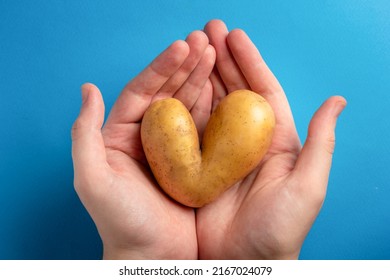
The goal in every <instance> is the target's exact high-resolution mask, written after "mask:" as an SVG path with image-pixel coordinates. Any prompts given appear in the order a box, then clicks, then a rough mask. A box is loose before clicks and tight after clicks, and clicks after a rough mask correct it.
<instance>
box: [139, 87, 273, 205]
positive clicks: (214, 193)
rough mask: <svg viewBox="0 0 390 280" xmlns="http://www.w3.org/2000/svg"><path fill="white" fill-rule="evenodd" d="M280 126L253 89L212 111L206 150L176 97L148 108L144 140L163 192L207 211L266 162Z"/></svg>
mask: <svg viewBox="0 0 390 280" xmlns="http://www.w3.org/2000/svg"><path fill="white" fill-rule="evenodd" d="M274 126H275V117H274V113H273V111H272V108H271V106H270V105H269V104H268V103H267V102H266V100H265V99H264V98H263V97H261V96H260V95H258V94H256V93H254V92H252V91H249V90H238V91H235V92H232V93H230V94H229V95H227V96H226V97H225V98H224V99H223V100H222V101H221V102H220V104H219V105H218V106H217V108H216V109H215V111H214V112H213V113H212V115H211V117H210V119H209V122H208V124H207V126H206V129H205V132H204V135H203V140H202V149H200V146H199V140H198V132H197V130H196V127H195V124H194V122H193V120H192V117H191V114H190V113H189V112H188V110H187V108H186V107H185V106H184V105H183V104H182V103H181V102H180V101H179V100H177V99H174V98H168V99H163V100H159V101H156V102H154V103H153V104H152V105H151V106H150V107H149V108H148V110H147V111H146V112H145V115H144V117H143V119H142V125H141V139H142V145H143V148H144V151H145V155H146V158H147V160H148V163H149V165H150V168H151V170H152V172H153V174H154V176H155V178H156V180H157V182H158V183H159V185H160V186H161V188H162V189H163V190H164V191H165V192H166V193H167V194H168V195H169V196H171V197H172V198H173V199H175V200H176V201H178V202H180V203H182V204H184V205H187V206H190V207H202V206H204V205H205V204H207V203H210V202H211V201H213V200H214V199H216V198H217V197H218V196H219V195H220V194H222V193H223V192H224V191H225V190H227V189H228V188H229V187H231V186H232V185H233V184H234V183H236V182H238V181H239V180H240V179H242V178H243V177H245V176H246V175H248V174H249V173H250V172H251V171H252V170H253V169H254V168H255V167H256V166H257V165H258V164H259V163H260V161H261V159H262V158H263V156H264V155H265V153H266V152H267V150H268V147H269V146H270V144H271V139H272V135H273V129H274Z"/></svg>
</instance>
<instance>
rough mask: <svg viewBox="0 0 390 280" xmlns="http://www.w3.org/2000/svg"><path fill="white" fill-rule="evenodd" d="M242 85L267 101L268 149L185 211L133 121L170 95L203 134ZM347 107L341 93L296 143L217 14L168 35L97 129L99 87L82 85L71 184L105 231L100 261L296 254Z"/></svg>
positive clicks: (264, 78)
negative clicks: (218, 191) (159, 175)
mask: <svg viewBox="0 0 390 280" xmlns="http://www.w3.org/2000/svg"><path fill="white" fill-rule="evenodd" d="M237 89H250V90H252V91H254V92H256V93H258V94H260V95H261V96H262V97H264V98H265V99H266V100H267V102H268V103H269V104H270V105H271V107H272V109H273V111H274V113H275V120H276V122H275V129H274V135H273V138H272V143H271V146H270V148H269V149H268V152H267V154H266V155H265V156H264V158H263V160H262V161H261V163H260V164H259V165H258V166H257V167H256V168H255V169H254V170H253V171H252V172H251V173H250V174H248V175H247V176H246V177H245V178H243V179H242V180H240V181H239V182H237V183H236V184H235V185H234V186H233V187H231V188H230V189H228V190H227V191H226V192H224V193H223V194H222V195H221V196H220V197H219V198H218V199H216V200H215V201H214V202H212V203H210V204H208V205H206V206H205V207H202V208H200V209H197V210H194V209H192V208H189V207H184V206H182V205H180V204H179V203H177V202H175V201H174V200H172V199H170V198H169V197H168V196H167V195H165V193H163V192H162V191H161V188H160V187H159V186H158V185H157V184H156V182H155V181H154V180H153V179H152V175H151V173H150V169H149V166H148V164H147V162H146V159H145V155H144V152H143V148H142V145H141V139H140V121H141V119H142V117H143V115H144V113H145V111H146V109H147V108H148V107H149V105H150V104H151V103H152V101H155V100H158V99H162V98H167V97H175V98H177V99H179V100H180V101H182V102H183V103H184V104H185V106H186V107H187V109H189V111H190V112H191V115H192V117H193V119H194V122H195V125H196V127H197V130H198V131H199V133H200V135H201V137H202V134H203V131H204V128H205V126H206V124H207V122H208V120H209V118H210V113H211V112H212V110H213V108H215V107H216V106H217V104H218V103H219V101H220V100H221V99H223V98H224V97H225V96H226V95H227V94H228V93H230V92H233V91H235V90H237ZM290 94H294V93H290ZM306 98H310V96H308V97H306ZM345 106H346V101H345V99H344V98H342V97H340V96H333V97H330V98H329V99H328V100H326V101H325V102H324V103H323V104H322V105H321V106H320V107H319V109H318V110H317V111H316V112H315V114H314V115H313V118H312V119H311V121H310V124H309V126H308V134H307V138H306V141H305V143H304V145H303V147H302V146H301V143H300V141H299V137H298V134H297V132H296V129H295V125H294V120H293V115H292V112H291V110H290V106H289V104H288V101H287V97H286V95H285V93H284V91H283V89H282V87H281V86H280V84H279V83H278V81H277V79H276V78H275V76H274V75H273V74H272V72H271V71H270V69H269V68H268V66H267V65H266V63H265V62H264V60H263V58H262V57H261V55H260V53H259V51H258V50H257V48H256V46H255V45H254V44H253V43H252V42H251V40H250V39H249V37H248V36H247V34H246V33H245V32H244V31H242V30H232V31H229V30H228V29H227V27H226V25H225V24H224V23H223V22H222V21H220V20H213V21H210V22H209V23H208V24H207V25H206V26H205V28H204V32H202V31H195V32H193V33H191V34H190V35H189V36H188V37H187V38H186V40H185V41H177V42H174V43H173V44H172V45H171V46H169V47H168V48H167V49H166V50H165V51H163V52H162V53H161V54H160V55H159V56H158V57H157V58H156V59H155V60H154V61H153V62H152V63H151V64H150V65H149V66H148V67H146V68H145V70H143V71H142V72H141V73H140V74H139V75H138V76H136V77H135V78H134V79H133V80H131V81H130V82H129V83H128V84H127V85H126V86H125V88H124V89H123V91H122V93H121V94H120V96H119V97H118V99H117V101H116V103H115V105H114V106H113V108H112V110H111V112H110V115H109V117H108V119H107V121H106V122H105V124H104V126H103V121H104V103H103V99H102V95H101V93H100V91H99V90H98V88H97V87H96V86H94V85H92V84H85V85H83V87H82V106H81V110H80V114H79V116H78V117H77V119H76V121H75V123H74V125H73V127H72V157H73V166H74V186H75V190H76V191H77V194H78V195H79V197H80V199H81V201H82V203H83V204H84V206H85V208H86V209H87V210H88V212H89V213H90V215H91V217H92V219H93V221H94V222H95V224H96V227H97V229H98V231H99V234H100V236H101V238H102V241H103V247H104V252H103V257H104V258H105V259H197V258H201V259H293V258H297V257H298V255H299V252H300V248H301V246H302V243H303V241H304V239H305V237H306V235H307V233H308V232H309V230H310V228H311V225H312V223H313V222H314V220H315V218H316V217H317V215H318V213H319V211H320V209H321V206H322V203H323V201H324V198H325V194H326V190H327V185H328V177H329V172H330V167H331V163H332V156H333V151H334V147H335V127H336V121H337V119H338V116H339V115H340V113H341V112H342V111H343V109H344V107H345ZM102 126H103V127H102Z"/></svg>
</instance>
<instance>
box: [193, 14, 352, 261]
mask: <svg viewBox="0 0 390 280" xmlns="http://www.w3.org/2000/svg"><path fill="white" fill-rule="evenodd" d="M205 32H206V34H207V35H208V37H209V40H210V43H211V44H212V45H213V46H214V48H215V50H216V54H217V60H216V66H217V69H216V71H214V72H213V74H212V76H211V80H212V83H213V88H214V93H213V107H215V106H216V105H217V103H218V102H219V100H220V99H221V98H223V97H224V96H226V95H227V94H228V93H229V92H232V91H234V90H236V89H243V88H246V89H251V90H253V91H255V92H257V93H259V94H261V95H262V96H263V97H264V98H265V99H266V100H267V101H268V102H269V103H270V104H271V106H272V108H273V109H274V112H275V117H276V127H275V132H274V136H273V141H272V144H271V147H270V149H269V151H268V153H267V155H266V156H265V158H264V159H263V160H262V162H261V163H260V165H259V166H258V167H257V168H256V169H255V170H254V171H253V172H252V173H250V174H249V175H248V176H247V177H246V178H244V179H243V180H241V181H240V182H238V183H237V184H235V185H234V186H233V187H232V188H230V189H229V190H228V191H226V192H225V193H224V194H223V195H222V196H221V197H220V198H218V199H217V200H216V201H215V202H213V203H211V204H209V205H207V206H205V207H203V208H201V209H198V210H197V211H196V216H197V219H196V220H197V235H198V246H199V257H200V258H212V259H296V258H298V256H299V252H300V249H301V246H302V243H303V241H304V239H305V237H306V235H307V233H308V231H309V230H310V228H311V226H312V223H313V222H314V220H315V218H316V217H317V215H318V213H319V211H320V208H321V206H322V203H323V201H324V198H325V193H326V189H327V184H328V176H329V171H330V167H331V162H332V154H333V150H334V144H335V136H334V129H335V125H336V119H337V117H338V115H339V114H340V113H341V111H342V110H343V108H344V107H345V105H346V101H345V100H344V99H343V98H342V97H337V96H334V97H331V98H330V99H328V100H327V101H326V102H325V103H324V104H323V105H322V106H321V107H320V108H319V109H318V111H317V112H316V113H315V114H314V116H313V118H312V120H311V122H310V125H309V129H308V136H307V139H306V142H305V144H304V146H303V148H301V144H300V141H299V137H298V134H297V132H296V128H295V125H294V120H293V116H292V113H291V110H290V107H289V104H288V101H287V98H286V96H285V94H284V92H283V89H282V87H281V86H280V84H279V83H278V81H277V80H276V78H275V77H274V76H273V74H272V73H271V71H270V70H269V69H268V67H267V65H266V64H265V62H264V60H263V59H262V57H261V56H260V54H259V52H258V51H257V49H256V47H255V46H254V45H253V43H252V42H251V41H250V39H249V38H248V36H247V35H246V34H245V33H244V32H243V31H242V30H233V31H231V32H230V33H229V32H228V30H227V28H226V26H225V24H224V23H223V22H221V21H218V20H214V21H211V22H209V23H208V24H207V25H206V27H205Z"/></svg>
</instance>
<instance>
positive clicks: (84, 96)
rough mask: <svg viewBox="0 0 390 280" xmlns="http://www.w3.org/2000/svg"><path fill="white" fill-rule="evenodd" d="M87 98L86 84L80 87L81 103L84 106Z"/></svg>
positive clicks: (87, 89)
mask: <svg viewBox="0 0 390 280" xmlns="http://www.w3.org/2000/svg"><path fill="white" fill-rule="evenodd" d="M88 96H89V86H88V85H87V84H83V85H82V86H81V103H82V104H84V103H85V102H87V99H88Z"/></svg>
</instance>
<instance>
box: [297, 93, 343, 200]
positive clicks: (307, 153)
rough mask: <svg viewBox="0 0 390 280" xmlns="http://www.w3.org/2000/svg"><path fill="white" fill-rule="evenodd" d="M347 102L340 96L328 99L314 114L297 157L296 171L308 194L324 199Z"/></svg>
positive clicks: (301, 185)
mask: <svg viewBox="0 0 390 280" xmlns="http://www.w3.org/2000/svg"><path fill="white" fill-rule="evenodd" d="M346 104H347V102H346V100H345V99H344V98H343V97H341V96H333V97H331V98H329V99H328V100H326V101H325V102H324V103H323V104H322V105H321V107H320V108H319V109H318V110H317V112H316V113H315V114H314V116H313V118H312V120H311V121H310V124H309V129H308V135H307V138H306V141H305V144H304V146H303V148H302V151H301V153H300V155H299V157H298V159H297V162H296V165H295V168H294V172H293V174H294V175H296V176H297V178H298V180H299V182H301V183H300V184H299V185H300V187H301V188H304V190H302V189H301V190H300V191H303V192H305V193H312V192H314V193H315V194H317V197H318V198H319V199H320V200H323V199H324V197H325V193H326V188H327V185H328V178H329V173H330V168H331V165H332V156H333V151H334V148H335V128H336V121H337V118H338V116H339V115H340V113H341V112H342V111H343V109H344V108H345V106H346Z"/></svg>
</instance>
